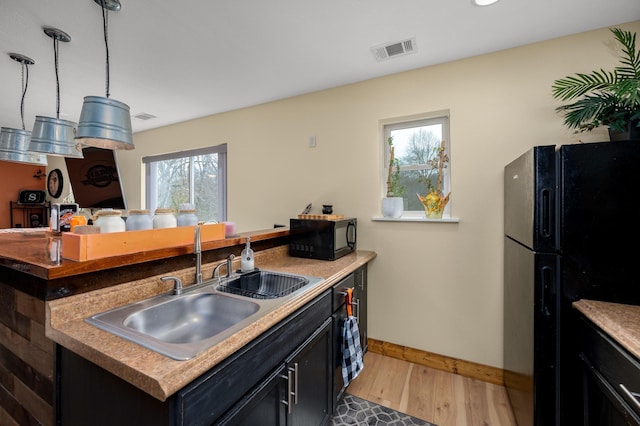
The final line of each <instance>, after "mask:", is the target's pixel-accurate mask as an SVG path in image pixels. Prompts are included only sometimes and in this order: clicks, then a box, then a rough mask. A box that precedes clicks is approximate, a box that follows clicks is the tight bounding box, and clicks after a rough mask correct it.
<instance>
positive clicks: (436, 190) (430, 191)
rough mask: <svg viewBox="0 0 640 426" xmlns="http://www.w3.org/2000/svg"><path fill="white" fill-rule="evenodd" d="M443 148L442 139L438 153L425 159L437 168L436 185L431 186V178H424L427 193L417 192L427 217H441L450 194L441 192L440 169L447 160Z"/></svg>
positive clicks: (445, 164)
mask: <svg viewBox="0 0 640 426" xmlns="http://www.w3.org/2000/svg"><path fill="white" fill-rule="evenodd" d="M444 148H445V143H444V141H442V142H440V148H438V155H437V156H436V157H435V158H431V159H430V160H428V161H427V163H428V164H429V165H430V166H431V167H432V168H434V169H438V178H437V180H436V186H435V187H434V186H433V184H432V182H431V180H425V184H426V186H427V194H426V195H424V196H422V195H420V194H417V195H418V199H419V200H420V202H421V203H422V206H423V207H424V212H425V214H426V215H427V218H428V219H442V212H443V211H444V208H445V207H446V205H447V203H448V202H449V197H450V196H451V192H449V193H448V194H447V195H446V196H445V195H444V194H443V193H442V170H443V169H444V168H445V167H447V163H448V162H449V157H448V156H447V155H446V154H445V149H444Z"/></svg>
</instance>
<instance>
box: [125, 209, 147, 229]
mask: <svg viewBox="0 0 640 426" xmlns="http://www.w3.org/2000/svg"><path fill="white" fill-rule="evenodd" d="M126 225H127V231H140V230H143V229H152V228H153V221H152V220H151V215H150V214H149V210H146V209H142V210H129V217H128V218H127V222H126Z"/></svg>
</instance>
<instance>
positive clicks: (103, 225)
mask: <svg viewBox="0 0 640 426" xmlns="http://www.w3.org/2000/svg"><path fill="white" fill-rule="evenodd" d="M93 224H94V225H97V226H99V227H100V233H101V234H108V233H110V232H124V231H126V225H125V224H124V220H123V219H122V211H121V210H113V209H104V210H99V211H98V212H96V214H95V215H94V218H93Z"/></svg>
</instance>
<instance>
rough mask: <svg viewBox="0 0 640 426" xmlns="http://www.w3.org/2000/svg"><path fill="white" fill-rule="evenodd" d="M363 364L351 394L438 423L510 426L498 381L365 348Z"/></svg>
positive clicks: (442, 425)
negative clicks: (473, 376)
mask: <svg viewBox="0 0 640 426" xmlns="http://www.w3.org/2000/svg"><path fill="white" fill-rule="evenodd" d="M364 364H365V368H364V370H363V371H362V372H361V373H360V375H359V376H358V377H357V378H356V379H355V380H354V381H353V382H351V384H350V385H349V389H348V392H349V393H350V394H352V395H355V396H357V397H360V398H363V399H366V400H369V401H373V402H376V403H378V404H381V405H384V406H386V407H389V408H392V409H394V410H398V411H401V412H404V413H406V414H409V415H411V416H414V417H417V418H420V419H423V420H426V421H429V422H432V423H435V424H437V425H438V426H486V425H491V426H515V421H514V418H513V413H512V412H511V408H510V405H509V402H508V399H507V394H506V391H505V389H504V387H502V386H499V385H495V384H492V383H488V382H484V381H482V380H477V379H471V378H468V377H463V376H461V375H458V374H452V373H449V372H446V371H441V370H437V369H434V368H431V367H426V366H424V365H420V364H415V363H412V362H409V361H405V360H402V359H396V358H392V357H389V356H385V355H382V354H379V353H373V352H371V351H369V352H367V353H366V354H365V357H364Z"/></svg>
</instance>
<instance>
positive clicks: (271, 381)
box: [215, 365, 286, 426]
mask: <svg viewBox="0 0 640 426" xmlns="http://www.w3.org/2000/svg"><path fill="white" fill-rule="evenodd" d="M284 377H286V369H285V366H284V365H281V366H280V367H279V368H277V369H276V370H275V371H274V372H272V373H271V374H270V375H269V377H268V378H267V379H265V380H264V381H263V382H262V383H260V385H259V386H258V387H257V388H256V389H255V390H254V391H252V392H251V393H250V394H249V395H248V396H247V397H246V398H244V399H243V400H242V401H241V402H239V403H238V404H237V405H236V406H235V407H234V408H233V410H231V412H229V413H228V414H227V415H225V416H224V418H222V419H221V420H219V421H218V422H216V423H215V424H216V425H225V426H231V425H234V426H235V425H238V426H255V425H270V426H271V425H273V426H283V425H285V421H286V416H285V406H284V404H283V403H282V399H283V398H284V396H285V386H284V383H285V382H284V380H283V378H284Z"/></svg>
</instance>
